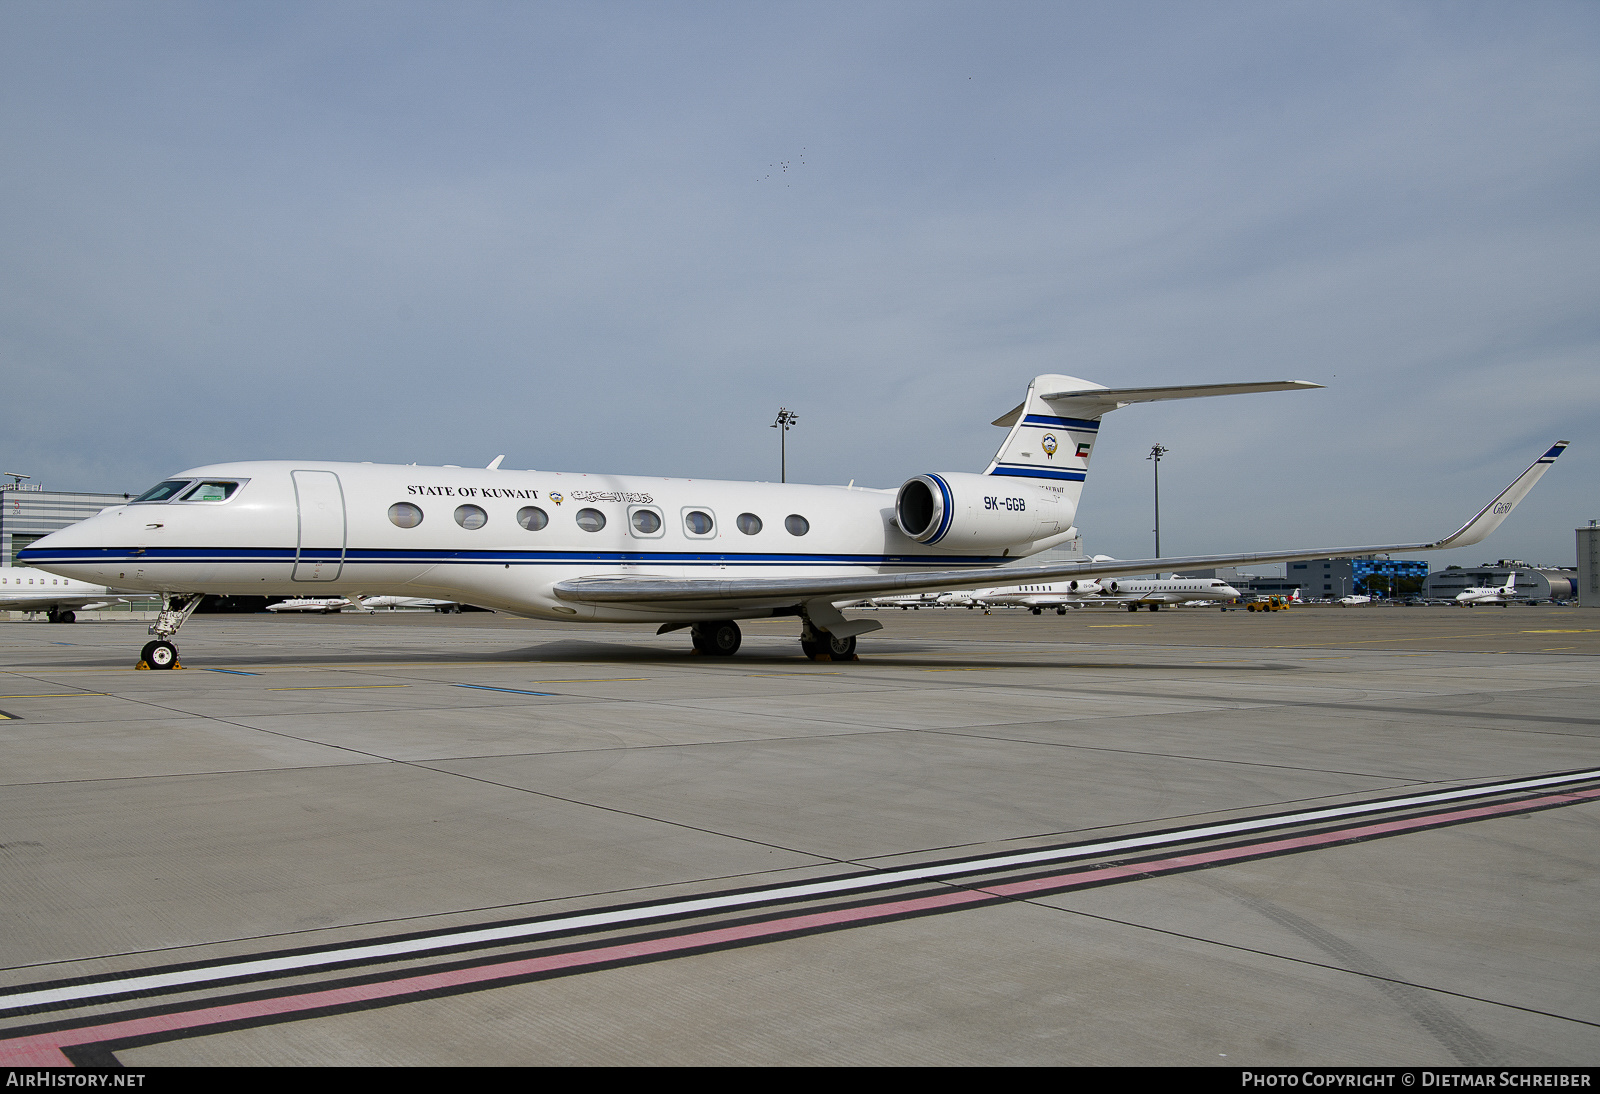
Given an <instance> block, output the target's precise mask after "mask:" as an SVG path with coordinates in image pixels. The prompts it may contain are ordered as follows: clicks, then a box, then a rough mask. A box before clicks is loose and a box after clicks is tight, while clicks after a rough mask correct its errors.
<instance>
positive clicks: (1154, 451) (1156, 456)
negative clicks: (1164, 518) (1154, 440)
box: [1145, 444, 1170, 558]
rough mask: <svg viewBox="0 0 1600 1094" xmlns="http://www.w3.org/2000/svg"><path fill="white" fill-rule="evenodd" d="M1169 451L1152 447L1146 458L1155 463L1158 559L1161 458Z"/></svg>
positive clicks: (1159, 544)
mask: <svg viewBox="0 0 1600 1094" xmlns="http://www.w3.org/2000/svg"><path fill="white" fill-rule="evenodd" d="M1168 451H1170V450H1169V449H1167V448H1165V447H1163V446H1161V445H1159V444H1157V445H1151V446H1150V455H1148V456H1146V457H1145V459H1147V460H1150V461H1151V462H1152V463H1153V465H1154V467H1155V471H1156V553H1155V557H1156V558H1160V557H1161V457H1162V456H1165V455H1166V454H1167V452H1168Z"/></svg>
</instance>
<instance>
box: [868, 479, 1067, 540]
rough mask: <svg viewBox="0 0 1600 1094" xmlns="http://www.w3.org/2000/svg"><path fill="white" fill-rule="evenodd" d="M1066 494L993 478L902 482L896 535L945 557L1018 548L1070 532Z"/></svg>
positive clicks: (1049, 488) (895, 506)
mask: <svg viewBox="0 0 1600 1094" xmlns="http://www.w3.org/2000/svg"><path fill="white" fill-rule="evenodd" d="M1075 512H1076V506H1075V505H1074V504H1073V502H1072V501H1071V500H1070V499H1068V498H1067V497H1066V494H1065V491H1063V490H1061V489H1060V488H1059V487H1053V486H1035V485H1034V484H1032V483H1029V482H1024V481H1021V480H1019V479H1012V478H1005V477H1001V476H996V475H972V474H961V473H954V474H952V473H945V472H941V473H939V474H935V475H918V476H917V477H916V478H914V479H908V480H906V483H905V485H904V486H902V487H900V492H899V494H897V495H896V496H895V499H894V515H895V520H896V521H897V522H899V525H900V530H901V531H902V532H904V533H905V534H906V535H908V536H910V537H911V538H912V539H914V540H916V541H917V542H918V543H925V544H927V545H928V546H930V547H938V548H940V549H941V550H946V551H971V550H992V549H995V548H1000V547H1019V546H1022V545H1024V544H1028V543H1033V542H1035V541H1036V540H1041V539H1045V538H1047V537H1050V536H1057V535H1061V534H1062V533H1065V532H1068V531H1070V530H1071V528H1072V518H1073V516H1074V515H1075Z"/></svg>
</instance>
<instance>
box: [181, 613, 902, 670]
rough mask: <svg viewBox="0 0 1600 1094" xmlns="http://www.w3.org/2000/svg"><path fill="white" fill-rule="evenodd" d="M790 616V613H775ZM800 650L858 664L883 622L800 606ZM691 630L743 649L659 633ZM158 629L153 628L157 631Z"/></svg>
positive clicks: (721, 649)
mask: <svg viewBox="0 0 1600 1094" xmlns="http://www.w3.org/2000/svg"><path fill="white" fill-rule="evenodd" d="M774 614H775V615H788V614H790V613H789V612H787V611H783V612H774ZM794 614H797V615H799V616H800V649H801V650H802V651H803V652H804V653H805V655H806V656H807V657H809V658H811V660H813V661H855V660H858V658H857V657H856V635H858V634H863V633H865V632H867V631H875V630H878V629H879V628H881V627H882V626H883V624H882V623H879V622H877V621H876V620H871V619H846V618H845V617H844V616H842V615H840V614H839V609H838V608H835V607H834V606H833V605H832V604H830V603H829V602H828V601H826V600H810V601H807V602H805V603H804V604H801V605H798V606H797V608H796V609H794ZM684 627H688V628H689V636H690V638H691V639H692V640H693V642H694V651H695V652H696V653H699V654H707V655H709V656H712V657H731V656H733V655H734V654H735V653H737V652H738V650H739V643H740V641H741V639H742V637H743V636H742V635H741V634H740V632H739V624H737V623H735V622H734V621H733V620H731V619H711V620H704V621H702V622H699V623H663V624H661V626H660V627H659V628H658V629H657V630H656V633H657V634H666V633H668V632H669V631H677V630H682V629H683V628H684ZM153 629H154V628H152V630H153Z"/></svg>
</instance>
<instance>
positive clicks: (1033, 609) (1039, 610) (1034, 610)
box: [1028, 608, 1044, 615]
mask: <svg viewBox="0 0 1600 1094" xmlns="http://www.w3.org/2000/svg"><path fill="white" fill-rule="evenodd" d="M1028 610H1029V611H1030V612H1032V613H1033V614H1034V615H1042V614H1044V613H1043V609H1040V608H1029V609H1028Z"/></svg>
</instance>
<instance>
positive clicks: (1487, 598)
mask: <svg viewBox="0 0 1600 1094" xmlns="http://www.w3.org/2000/svg"><path fill="white" fill-rule="evenodd" d="M1516 589H1517V575H1516V574H1512V575H1511V576H1510V577H1508V578H1506V583H1505V584H1504V585H1474V586H1473V587H1472V588H1470V589H1463V590H1461V591H1460V592H1459V593H1457V594H1456V603H1457V604H1465V605H1466V606H1467V607H1469V608H1471V607H1473V606H1475V605H1478V604H1498V605H1500V606H1501V607H1502V608H1503V607H1505V606H1506V605H1507V604H1509V603H1511V602H1512V601H1513V600H1516V599H1517V591H1516Z"/></svg>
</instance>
